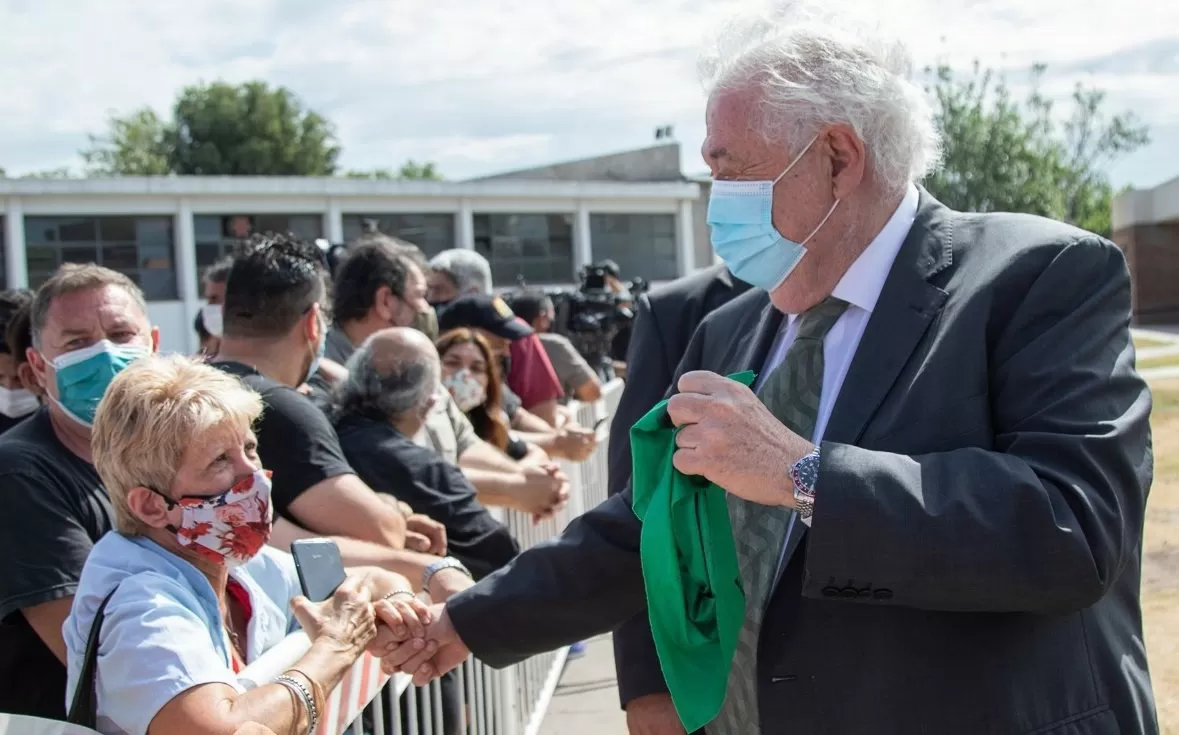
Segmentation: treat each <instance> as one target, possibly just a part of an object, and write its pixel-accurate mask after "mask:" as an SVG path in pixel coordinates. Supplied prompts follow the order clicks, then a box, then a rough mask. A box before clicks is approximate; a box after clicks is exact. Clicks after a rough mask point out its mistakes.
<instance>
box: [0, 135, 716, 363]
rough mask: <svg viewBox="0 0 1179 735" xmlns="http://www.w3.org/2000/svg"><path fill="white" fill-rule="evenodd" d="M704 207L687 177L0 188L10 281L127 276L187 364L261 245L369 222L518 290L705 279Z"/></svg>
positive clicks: (8, 183) (1, 267)
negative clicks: (280, 235) (70, 268)
mask: <svg viewBox="0 0 1179 735" xmlns="http://www.w3.org/2000/svg"><path fill="white" fill-rule="evenodd" d="M677 156H678V153H677ZM677 163H678V161H677ZM699 195H700V189H699V187H698V186H697V185H696V184H695V183H692V182H688V181H685V180H683V179H682V178H680V179H678V180H662V181H609V180H606V181H598V180H581V181H576V180H573V181H569V180H566V181H554V180H547V181H546V180H530V179H526V178H520V179H493V180H481V181H468V182H449V181H439V182H434V181H363V180H352V179H342V178H341V179H334V178H300V177H291V178H287V177H159V178H110V179H85V180H45V179H0V246H2V248H3V254H4V257H3V258H2V259H0V281H2V282H3V283H5V284H6V285H7V287H9V288H19V287H25V286H28V287H33V288H35V287H36V286H38V285H40V284H41V283H43V282H44V281H45V279H46V278H48V277H49V274H51V273H52V272H53V271H54V269H55V268H57V267H58V266H59V265H60V264H62V263H68V262H79V263H87V262H94V263H98V264H100V265H104V266H107V267H109V268H113V269H115V270H119V271H121V272H123V273H126V274H127V275H128V276H130V277H131V278H132V279H134V280H135V282H136V283H138V284H139V285H140V287H142V288H143V290H144V293H145V294H146V296H147V298H148V300H149V309H150V311H151V317H152V319H153V320H154V322H155V323H156V324H157V325H159V327H160V330H161V340H162V348H163V349H165V350H174V351H189V350H192V349H194V348H195V344H196V335H195V333H194V331H193V322H194V319H195V318H196V315H197V312H198V310H199V309H200V306H201V304H202V303H203V300H202V297H201V290H200V285H199V280H200V276H201V273H202V271H203V269H204V268H206V267H207V266H208V265H210V264H211V263H213V262H214V261H215V260H216V259H217V258H218V257H220V256H221V255H222V254H224V253H226V252H228V251H229V249H230V248H232V246H233V243H234V242H235V241H236V240H238V239H240V238H241V237H244V236H247V235H249V234H250V233H251V232H261V231H267V230H272V231H281V232H291V233H294V234H295V235H298V236H301V237H306V238H321V237H322V238H326V239H327V240H330V241H331V242H333V243H342V242H347V241H349V240H351V239H354V238H355V237H356V236H357V235H359V234H360V233H361V232H362V231H363V229H364V228H365V226H366V224H367V223H368V222H370V221H371V222H372V224H375V225H376V227H377V228H378V229H380V230H381V231H382V232H385V233H387V234H390V235H394V236H397V237H400V238H403V239H405V240H408V241H410V242H413V243H415V244H416V245H418V246H419V247H421V248H422V249H423V250H424V251H425V252H426V253H427V255H432V254H434V253H437V252H439V251H442V250H445V249H447V248H453V247H461V248H474V249H476V250H478V251H479V252H480V253H482V254H483V255H485V256H487V258H488V260H489V261H490V262H491V265H492V270H493V273H494V276H495V280H496V283H497V285H503V286H511V285H514V284H515V283H516V277H517V275H522V276H523V277H524V278H525V279H526V280H527V281H528V282H529V283H532V284H536V285H554V284H567V283H572V282H573V281H574V278H575V276H576V272H577V270H578V268H580V267H581V266H582V265H585V264H588V263H590V262H593V261H595V260H600V259H602V258H606V257H611V258H614V259H615V260H617V261H618V262H619V263H620V264H623V263H625V264H626V265H625V266H624V267H625V268H626V269H627V270H628V272H630V273H633V275H642V276H644V277H645V278H648V279H649V280H664V279H668V278H674V277H676V276H678V275H681V274H687V273H690V272H692V271H693V270H695V269H696V268H697V267H698V260H697V249H696V234H695V231H694V227H695V217H694V212H693V207H694V206H695V204H696V201H697V199H698V197H699ZM710 262H711V260H708V261H706V262H702V263H699V265H701V266H703V265H707V264H708V263H710Z"/></svg>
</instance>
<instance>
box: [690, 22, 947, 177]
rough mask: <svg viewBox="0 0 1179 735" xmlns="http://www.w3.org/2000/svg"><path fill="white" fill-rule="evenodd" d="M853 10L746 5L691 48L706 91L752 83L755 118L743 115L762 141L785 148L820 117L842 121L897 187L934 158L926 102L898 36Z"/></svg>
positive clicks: (935, 142) (814, 128)
mask: <svg viewBox="0 0 1179 735" xmlns="http://www.w3.org/2000/svg"><path fill="white" fill-rule="evenodd" d="M860 12H861V13H862V10H861V11H860ZM856 17H857V16H856V15H855V14H854V13H852V12H851V11H844V12H843V13H838V12H837V11H833V10H831V4H830V2H828V3H824V5H823V7H821V8H820V7H819V6H816V5H808V4H805V3H802V2H789V3H784V4H779V5H778V6H777V7H776V8H774V9H771V10H768V11H767V10H762V11H761V12H752V13H746V14H744V15H742V16H739V17H737V18H734V19H733V20H732V21H731V22H730V23H729V24H727V25H726V26H725V27H724V29H723V30H722V31H721V32H720V33H719V34H718V35H717V37H716V39H715V42H714V43H713V44H712V45H711V47H710V48H708V49H707V50H706V51H705V53H704V54H703V55H702V56H701V59H700V64H699V70H700V75H701V79H702V81H703V82H704V84H705V87H706V89H707V91H708V93H709V94H710V95H711V94H713V93H714V92H716V91H718V90H732V89H742V88H746V87H750V86H753V87H754V88H756V89H758V90H759V91H760V92H761V94H762V99H761V100H760V103H761V104H760V105H759V107H760V114H759V115H758V117H759V118H760V119H759V120H755V121H753V122H754V123H755V125H756V128H757V129H758V131H759V132H760V133H761V134H762V135H763V136H764V137H765V139H766V140H767V141H770V142H784V143H786V144H787V145H788V146H790V147H791V148H792V149H794V148H798V147H801V146H802V145H805V143H806V141H807V140H809V139H810V138H811V136H813V135H814V134H815V133H817V132H819V129H820V128H821V127H822V126H823V125H828V124H843V125H847V126H849V127H851V128H852V129H853V130H854V131H855V133H856V135H858V136H859V137H860V139H861V140H862V141H863V142H864V146H865V148H866V150H867V154H868V156H869V161H870V164H871V167H872V170H874V171H875V173H876V175H877V176H878V177H879V178H880V180H881V181H882V182H883V183H884V185H885V186H887V187H888V188H889V189H890V190H894V191H899V190H901V189H903V188H904V186H905V185H906V184H907V183H909V182H910V181H917V180H920V179H921V178H922V177H924V176H925V175H926V174H928V173H929V172H931V171H932V170H933V169H934V168H935V167H936V165H937V162H938V159H939V155H940V141H939V136H938V132H937V129H936V128H935V127H934V121H933V111H932V109H931V107H930V105H929V102H928V101H927V100H926V98H925V95H924V94H923V93H922V90H921V88H920V87H918V86H917V85H916V84H914V83H913V82H912V81H911V80H910V79H909V74H910V72H911V67H912V61H911V59H910V56H909V53H908V50H907V49H906V48H905V46H904V44H903V43H901V42H900V41H899V40H898V39H895V38H891V37H889V36H888V35H887V34H885V33H884V32H883V31H882V30H881V29H880V28H870V27H867V26H866V25H860V24H858V23H857V22H856V21H855V20H853V19H854V18H856ZM857 26H858V27H857Z"/></svg>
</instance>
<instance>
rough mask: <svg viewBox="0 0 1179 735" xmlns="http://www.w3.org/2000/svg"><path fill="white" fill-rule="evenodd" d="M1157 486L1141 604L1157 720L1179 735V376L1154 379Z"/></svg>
mask: <svg viewBox="0 0 1179 735" xmlns="http://www.w3.org/2000/svg"><path fill="white" fill-rule="evenodd" d="M1151 387H1152V389H1153V390H1154V414H1153V416H1152V419H1151V423H1152V426H1153V428H1154V485H1153V487H1152V488H1151V491H1150V502H1149V503H1148V504H1147V509H1146V541H1145V546H1144V549H1143V553H1144V557H1145V558H1144V560H1143V570H1142V608H1143V615H1144V617H1145V625H1146V648H1147V650H1148V652H1149V657H1150V668H1151V678H1152V679H1153V680H1154V696H1155V701H1156V703H1157V704H1158V708H1159V724H1160V726H1161V727H1162V731H1163V732H1164V733H1171V734H1172V735H1179V380H1167V381H1158V382H1155V383H1152V385H1151Z"/></svg>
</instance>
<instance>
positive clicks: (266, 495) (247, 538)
mask: <svg viewBox="0 0 1179 735" xmlns="http://www.w3.org/2000/svg"><path fill="white" fill-rule="evenodd" d="M160 494H161V495H162V493H160ZM164 499H165V500H166V501H168V508H169V509H171V508H174V507H176V506H177V505H179V506H180V509H181V510H182V511H183V516H182V517H181V521H180V526H179V527H177V526H169V527H168V530H170V531H172V532H173V533H175V534H176V540H177V541H179V542H180V545H181V546H183V547H184V548H186V549H188V550H190V551H192V552H195V553H197V554H200V555H201V556H203V557H205V558H206V559H208V560H209V561H211V562H214V563H216V564H224V565H225V566H227V567H230V568H232V567H236V566H238V565H239V564H244V563H246V562H248V561H249V560H250V559H252V558H254V556H255V555H256V554H257V553H258V552H259V551H261V550H262V547H263V546H265V545H266V542H267V541H268V540H269V539H270V522H271V519H272V518H273V517H274V509H273V507H272V506H271V504H270V472H269V471H267V470H258V471H257V472H255V473H254V474H253V475H252V476H250V477H247V478H245V479H244V480H241V481H240V482H238V483H237V484H236V485H234V486H233V487H231V488H229V489H228V490H226V491H225V492H223V493H221V494H220V495H210V496H195V495H186V496H184V497H182V498H180V500H179V501H175V500H171V499H170V498H167V497H166V496H165V498H164Z"/></svg>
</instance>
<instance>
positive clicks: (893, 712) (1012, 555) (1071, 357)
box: [385, 16, 1158, 735]
mask: <svg viewBox="0 0 1179 735" xmlns="http://www.w3.org/2000/svg"><path fill="white" fill-rule="evenodd" d="M704 67H705V70H706V71H707V72H708V78H709V82H710V85H709V99H708V106H707V129H708V132H707V139H706V140H705V143H704V147H703V154H704V158H705V160H706V161H707V162H708V165H709V166H710V168H711V169H712V174H713V178H714V184H713V188H712V193H711V201H710V203H709V214H708V219H709V222H710V224H711V226H712V241H713V245H714V247H715V249H716V251H717V253H718V254H719V255H720V257H721V258H722V259H724V261H725V263H726V264H727V265H728V266H729V268H730V269H731V270H732V272H733V274H734V275H735V276H737V277H738V278H741V279H743V280H746V281H748V282H750V283H752V284H753V285H754V286H756V287H757V288H755V289H752V290H750V291H748V292H746V293H745V294H744V295H742V296H740V297H738V298H736V299H734V300H733V301H731V302H729V303H728V304H727V305H725V306H724V307H722V308H721V309H719V310H717V311H715V312H713V313H712V314H710V315H709V316H708V317H707V318H706V319H705V320H704V322H703V323H702V324H701V326H700V327H699V328H698V329H697V330H696V333H695V334H694V336H693V338H692V342H691V345H690V346H689V347H688V350H687V353H686V355H685V357H684V359H683V361H682V362H681V364H680V367H679V370H678V373H679V375H678V383H677V392H675V395H673V396H672V397H671V398H670V401H669V403H668V405H667V406H666V407H665V411H666V412H665V414H664V415H663V417H662V418H661V416H660V415H659V411H656V412H654V413H653V414H651V415H649V416H648V417H646V418H644V419H643V420H640V422H639V423H638V424H636V427H635V429H634V430H632V434H631V436H632V445H633V446H634V454H635V467H634V470H635V471H634V478H633V483H632V487H631V488H630V489H629V490H627V491H626V492H623V493H621V494H619V495H617V496H614V497H612V498H611V499H609V500H608V501H606V502H605V503H603V504H602V505H600V506H599V507H597V508H596V509H594V510H592V511H590V512H589V513H587V514H585V515H584V516H582V517H581V518H580V519H578V520H577V521H575V522H574V523H573V524H571V525H570V527H569V528H568V529H567V530H566V532H565V534H564V535H563V536H562V537H561V538H560V539H558V540H557V541H555V542H552V543H549V544H546V545H543V546H541V547H537V548H535V549H532V550H530V551H527V552H525V553H524V554H522V555H520V557H518V558H517V559H516V560H515V561H514V562H513V563H512V564H511V565H509V566H508V567H507V568H506V569H504V570H501V571H500V572H498V573H496V574H493V575H492V576H490V577H489V578H487V579H485V580H483V581H482V582H481V583H479V584H478V585H476V586H474V587H472V588H471V589H468V590H466V591H464V592H460V593H458V594H457V595H456V596H454V597H452V598H450V599H449V600H448V601H447V603H446V604H445V605H444V606H440V607H439V608H438V609H437V610H436V613H437V615H436V617H437V621H436V622H435V623H434V624H433V625H432V626H431V629H430V630H429V631H428V633H427V635H428V636H429V637H430V638H432V639H433V640H434V641H436V642H437V643H438V644H439V645H440V648H439V649H438V651H437V652H436V653H435V654H434V655H433V656H432V657H429V656H425V655H422V654H417V653H416V652H415V651H413V650H410V649H409V648H408V647H402V649H401V650H398V651H396V652H394V653H393V654H391V655H390V656H388V657H387V658H386V660H385V665H386V666H387V667H388V668H396V667H400V668H404V669H409V670H412V671H413V672H414V673H415V677H416V678H417V679H418V680H419V681H421V680H423V679H426V678H428V677H430V676H432V675H436V673H437V672H438V671H441V670H446V669H447V668H449V667H452V666H455V665H457V663H458V662H459V661H461V659H462V656H463V655H465V654H466V652H467V651H468V650H470V651H472V652H474V653H475V654H476V655H477V656H478V657H479V658H481V659H482V660H483V661H486V662H488V663H490V664H491V665H494V666H502V665H507V664H511V663H513V662H515V661H518V660H520V659H522V658H524V657H526V656H528V655H531V654H534V653H536V652H538V651H542V650H544V649H547V648H554V647H557V646H560V645H562V644H564V643H567V642H569V641H573V640H577V639H579V638H584V637H586V636H589V635H593V634H595V633H599V632H603V631H606V630H610V629H612V628H613V627H615V626H617V625H619V624H620V623H621V622H623V621H624V620H626V619H627V618H629V617H630V616H632V615H634V614H636V613H637V612H639V611H640V610H641V609H642V608H643V605H644V603H647V608H648V613H649V618H650V620H651V622H652V633H653V635H654V639H655V643H656V649H657V651H658V655H659V659H660V663H661V664H662V670H663V673H664V676H665V678H666V680H667V684H668V688H669V689H670V693H671V698H672V700H673V702H674V704H675V707H676V710H677V712H678V715H679V717H680V719H681V720H682V722H683V725H684V726H685V727H686V729H688V730H694V729H698V728H700V727H704V728H705V729H706V730H707V732H708V733H709V735H735V734H737V733H741V734H748V733H755V734H756V733H762V734H763V735H769V734H771V733H807V734H810V733H851V734H856V735H858V734H859V733H876V734H891V733H896V734H897V735H913V734H915V733H938V734H939V735H940V734H941V733H947V734H948V733H953V734H954V735H973V734H975V733H977V734H980V735H982V734H984V733H985V734H991V733H994V734H999V733H1003V734H1014V733H1044V734H1048V733H1052V734H1054V735H1055V734H1057V733H1061V734H1063V733H1077V734H1081V733H1085V734H1089V733H1092V734H1097V733H1111V734H1112V733H1157V732H1158V724H1157V720H1156V715H1155V707H1154V701H1153V694H1152V691H1151V685H1150V676H1149V673H1148V667H1147V661H1146V653H1145V648H1144V645H1143V636H1142V621H1141V605H1140V599H1139V586H1140V581H1141V550H1142V530H1143V519H1144V511H1145V505H1146V498H1147V494H1148V490H1149V487H1150V482H1151V477H1152V472H1153V461H1152V452H1151V441H1150V428H1149V424H1148V417H1149V413H1150V402H1151V401H1150V392H1149V390H1148V388H1147V386H1146V385H1145V383H1144V382H1143V381H1142V380H1141V379H1140V378H1139V376H1138V375H1137V374H1136V372H1135V369H1134V348H1133V345H1132V342H1131V340H1130V334H1129V329H1128V325H1129V318H1130V280H1129V276H1128V273H1127V268H1126V263H1125V258H1124V257H1123V255H1122V253H1121V252H1120V251H1119V250H1118V248H1117V247H1115V246H1114V245H1113V244H1112V243H1110V242H1108V241H1106V240H1103V239H1102V238H1100V237H1098V236H1096V235H1093V234H1091V233H1088V232H1083V231H1081V230H1078V229H1075V228H1072V227H1069V226H1067V225H1063V224H1060V223H1057V222H1052V221H1048V220H1045V219H1040V218H1037V217H1031V216H1023V215H1012V214H985V215H983V214H964V213H959V212H954V211H951V210H949V209H948V208H946V207H945V206H943V205H942V204H940V203H939V202H937V201H936V200H935V199H934V198H933V197H931V196H930V195H929V194H928V193H927V192H925V191H923V190H921V189H920V188H918V187H917V186H916V185H915V182H917V181H918V180H920V178H921V177H922V176H923V175H924V174H925V173H926V172H927V171H928V169H929V168H930V166H931V165H932V164H933V163H934V161H935V158H936V152H937V138H936V135H935V133H934V128H933V123H932V113H931V111H930V108H929V106H928V104H927V103H926V101H925V100H924V99H923V97H922V94H921V91H920V89H919V88H918V87H917V86H916V85H915V84H914V83H913V82H911V81H910V79H909V76H908V65H907V57H906V55H905V53H904V50H903V48H902V47H901V46H900V45H898V44H896V43H891V42H888V41H886V40H881V39H880V37H879V36H878V35H874V34H872V33H869V32H863V31H857V30H851V31H848V30H845V28H844V27H843V26H841V25H840V19H839V18H818V17H794V16H791V17H784V16H783V17H777V18H765V17H758V18H754V19H753V20H752V21H750V22H743V23H737V24H734V25H732V26H730V27H728V28H727V30H726V32H725V33H724V35H722V37H721V39H720V42H719V43H718V44H717V46H716V49H715V51H714V53H712V54H711V55H710V56H709V58H708V59H707V60H706V63H705V65H704ZM1001 154H1002V152H997V155H1001ZM739 371H751V372H753V373H756V374H757V376H756V380H754V379H753V378H752V376H751V375H750V374H749V373H746V374H742V375H736V376H734V379H731V380H730V379H727V378H726V377H725V376H728V375H733V374H734V373H738V372H739ZM736 378H739V379H736ZM750 383H751V385H749V387H747V384H750ZM663 418H666V419H668V420H669V424H674V426H675V428H676V429H678V431H675V432H674V438H672V434H673V428H672V427H671V426H670V425H665V424H664V423H663V421H662V419H663ZM640 440H641V443H642V445H643V446H642V447H640V446H639V445H640ZM668 463H673V464H674V469H675V470H676V472H675V473H673V472H672V471H671V468H670V467H668V466H667V464H668ZM640 517H641V519H640ZM730 540H731V542H732V543H731V544H730V543H729V541H730ZM571 569H573V570H576V573H575V574H572V573H570V572H569V570H571ZM664 731H670V730H668V729H666V728H665V729H664Z"/></svg>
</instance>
